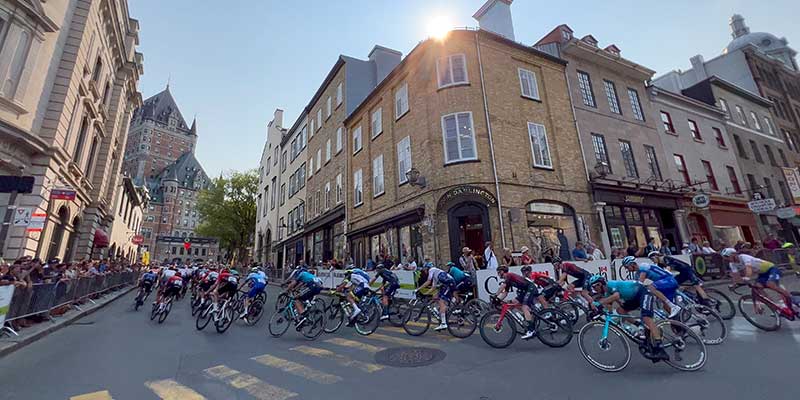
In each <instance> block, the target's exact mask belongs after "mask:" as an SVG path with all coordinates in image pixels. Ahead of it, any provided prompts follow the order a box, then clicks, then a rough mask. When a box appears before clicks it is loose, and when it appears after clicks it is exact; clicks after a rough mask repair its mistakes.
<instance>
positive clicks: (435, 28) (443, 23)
mask: <svg viewBox="0 0 800 400" xmlns="http://www.w3.org/2000/svg"><path fill="white" fill-rule="evenodd" d="M452 27H453V24H452V21H450V19H449V18H447V17H445V16H443V15H438V16H435V17H432V18H431V19H430V20H429V21H428V26H427V32H428V37H432V38H434V39H438V40H442V39H444V38H445V37H447V34H448V33H449V32H450V29H452Z"/></svg>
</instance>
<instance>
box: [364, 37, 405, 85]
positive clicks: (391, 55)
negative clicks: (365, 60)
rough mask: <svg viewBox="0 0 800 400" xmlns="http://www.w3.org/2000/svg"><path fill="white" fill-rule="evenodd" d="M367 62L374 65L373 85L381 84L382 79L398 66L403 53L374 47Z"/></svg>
mask: <svg viewBox="0 0 800 400" xmlns="http://www.w3.org/2000/svg"><path fill="white" fill-rule="evenodd" d="M368 57H369V61H370V62H372V63H373V64H374V65H375V79H376V81H375V84H376V85H377V84H378V83H381V82H383V78H386V75H389V73H390V72H392V70H393V69H394V67H396V66H397V65H398V64H400V61H401V60H402V59H403V53H401V52H399V51H397V50H392V49H390V48H387V47H383V46H379V45H375V47H373V48H372V51H370V52H369V56H368Z"/></svg>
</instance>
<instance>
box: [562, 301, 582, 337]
mask: <svg viewBox="0 0 800 400" xmlns="http://www.w3.org/2000/svg"><path fill="white" fill-rule="evenodd" d="M556 309H557V310H558V311H561V312H563V313H564V314H566V315H567V316H568V317H569V322H571V323H572V328H573V333H578V332H579V331H580V330H581V327H582V325H580V324H578V320H579V319H580V318H581V311H580V309H579V308H578V304H576V303H575V302H573V301H565V302H563V303H558V305H556Z"/></svg>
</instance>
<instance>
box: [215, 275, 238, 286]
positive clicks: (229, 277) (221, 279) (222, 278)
mask: <svg viewBox="0 0 800 400" xmlns="http://www.w3.org/2000/svg"><path fill="white" fill-rule="evenodd" d="M221 282H228V283H232V284H234V285H236V284H238V283H239V279H238V278H237V277H236V276H235V275H233V274H232V273H230V272H221V273H220V274H219V277H217V283H221Z"/></svg>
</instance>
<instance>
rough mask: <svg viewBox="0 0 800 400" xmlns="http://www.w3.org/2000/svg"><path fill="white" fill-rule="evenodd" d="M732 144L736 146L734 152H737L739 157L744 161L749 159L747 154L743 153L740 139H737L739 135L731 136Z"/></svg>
mask: <svg viewBox="0 0 800 400" xmlns="http://www.w3.org/2000/svg"><path fill="white" fill-rule="evenodd" d="M733 143H734V144H736V151H737V152H739V157H741V158H744V159H745V160H747V159H749V157H747V153H746V152H745V151H744V145H742V139H741V138H739V135H733Z"/></svg>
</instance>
